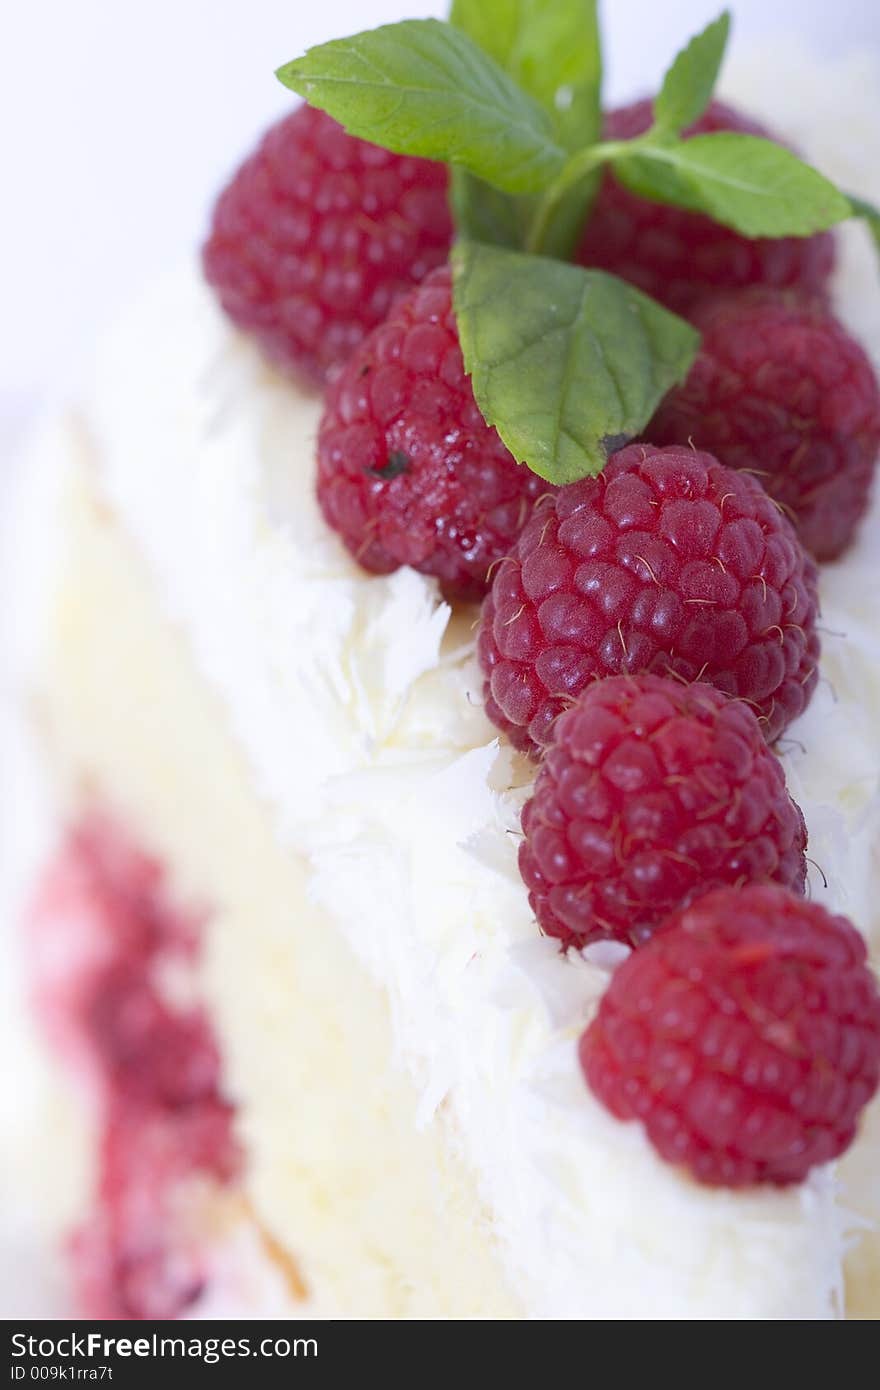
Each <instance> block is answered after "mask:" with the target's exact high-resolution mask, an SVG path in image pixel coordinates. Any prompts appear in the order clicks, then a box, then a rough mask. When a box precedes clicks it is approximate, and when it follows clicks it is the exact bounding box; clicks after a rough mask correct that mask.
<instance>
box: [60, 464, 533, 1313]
mask: <svg viewBox="0 0 880 1390" xmlns="http://www.w3.org/2000/svg"><path fill="white" fill-rule="evenodd" d="M63 518H64V529H65V542H64V558H63V561H62V567H61V570H60V573H59V583H58V587H57V590H56V599H55V604H54V612H53V615H52V627H51V633H50V640H49V644H48V651H47V656H46V665H45V671H44V679H43V687H42V693H41V702H42V706H43V715H44V717H45V725H46V729H47V731H48V735H49V741H50V747H51V752H52V757H53V759H54V762H55V764H56V767H57V769H58V770H60V774H61V779H62V783H63V786H64V789H65V793H64V795H65V800H66V802H67V805H68V807H69V808H70V809H72V810H75V809H76V808H77V807H78V806H79V805H82V804H84V803H85V804H90V803H91V802H93V801H97V802H99V803H100V804H102V805H104V806H107V807H109V808H110V810H111V811H112V812H113V813H114V814H115V815H118V816H119V817H120V819H121V821H122V822H123V824H124V825H125V827H126V828H127V829H128V831H129V832H130V833H131V834H132V835H133V836H134V837H136V838H137V839H138V840H140V841H141V842H142V843H143V845H144V846H145V847H147V848H148V849H149V850H151V851H153V852H155V853H157V854H158V855H160V856H161V857H162V858H163V859H164V861H165V863H166V866H167V869H168V872H169V875H170V878H171V882H172V884H173V886H174V889H175V891H176V892H177V894H178V895H179V896H181V897H182V898H183V900H184V901H190V902H196V903H204V904H207V906H208V908H209V911H210V917H209V923H208V926H207V928H206V932H205V946H204V962H203V970H202V975H203V987H204V995H205V998H206V1001H207V1003H208V1006H209V1008H210V1010H211V1013H212V1018H213V1021H214V1026H215V1028H216V1030H217V1034H218V1036H219V1038H220V1040H221V1044H222V1046H223V1050H224V1054H225V1066H226V1071H225V1079H226V1085H227V1087H228V1090H229V1093H230V1095H231V1097H232V1098H233V1100H234V1101H235V1102H236V1104H237V1106H238V1120H239V1128H240V1133H241V1136H242V1138H243V1140H244V1144H245V1147H246V1151H247V1170H246V1174H245V1178H244V1187H245V1194H246V1199H247V1201H248V1202H249V1203H250V1205H251V1206H252V1208H253V1211H254V1213H255V1214H256V1217H257V1219H258V1221H259V1223H260V1224H261V1226H262V1227H263V1229H264V1230H265V1232H266V1233H267V1234H268V1236H269V1243H270V1245H271V1243H272V1242H276V1243H277V1247H278V1250H279V1251H283V1252H286V1254H287V1255H288V1256H289V1257H291V1258H292V1259H293V1260H294V1261H295V1263H296V1266H297V1268H298V1269H299V1270H300V1271H301V1273H302V1276H303V1278H304V1281H305V1284H306V1287H307V1290H308V1293H309V1296H310V1300H312V1304H311V1305H310V1306H314V1307H316V1308H317V1309H319V1310H322V1311H329V1312H330V1313H331V1314H332V1313H333V1312H336V1313H337V1314H339V1313H342V1314H344V1315H346V1316H349V1317H364V1318H414V1317H421V1318H434V1317H444V1318H461V1317H469V1316H476V1317H490V1318H508V1317H517V1316H521V1315H522V1311H523V1310H522V1308H521V1305H520V1303H519V1300H518V1297H517V1293H516V1290H515V1289H513V1288H511V1287H510V1286H509V1284H508V1281H507V1278H506V1275H505V1272H504V1270H503V1269H502V1265H501V1261H500V1259H499V1256H498V1252H497V1250H496V1246H495V1242H494V1238H493V1230H492V1223H491V1220H490V1218H489V1216H488V1215H487V1213H486V1211H485V1210H484V1208H483V1207H482V1206H481V1203H480V1201H479V1199H478V1195H477V1191H476V1184H475V1180H474V1178H473V1175H472V1174H471V1173H470V1172H469V1171H468V1168H467V1166H466V1164H465V1162H464V1160H463V1159H462V1157H461V1156H460V1154H459V1146H458V1143H457V1137H456V1134H455V1132H454V1129H453V1127H452V1124H451V1122H450V1119H449V1117H448V1111H447V1110H446V1108H445V1107H441V1109H440V1110H439V1111H438V1112H437V1114H436V1115H435V1116H434V1118H433V1119H431V1120H430V1121H429V1122H426V1123H425V1124H424V1125H423V1126H420V1125H419V1124H418V1123H417V1115H416V1110H417V1094H416V1089H415V1087H414V1085H413V1083H412V1082H411V1080H410V1079H409V1077H408V1076H407V1075H406V1074H405V1073H404V1071H403V1069H402V1068H401V1066H400V1065H399V1063H398V1059H396V1058H395V1056H394V1055H393V1047H392V1030H391V1021H390V1015H389V1007H388V1001H387V998H386V996H385V993H384V991H383V990H382V989H381V988H379V987H377V985H376V984H375V983H373V982H372V981H371V980H370V979H369V978H368V977H367V975H366V974H365V972H364V969H363V968H362V966H361V965H360V964H359V963H358V962H357V960H356V959H355V957H354V956H353V954H352V953H351V951H350V949H349V948H348V946H347V944H346V943H345V941H344V940H343V939H342V937H341V936H340V934H339V932H338V930H337V929H336V927H335V926H334V924H333V922H332V921H331V920H329V919H328V918H327V917H326V916H325V915H323V914H321V913H320V912H319V911H317V910H316V909H315V908H314V907H313V906H311V905H310V904H309V903H308V901H307V899H306V894H305V887H304V883H305V880H304V873H303V868H302V866H301V864H300V863H299V862H298V861H297V859H296V858H295V857H294V856H293V855H291V854H290V853H288V852H286V851H284V850H283V849H282V848H281V846H280V843H279V841H278V839H277V837H276V835H275V833H274V829H273V824H272V820H271V817H270V813H269V810H268V808H267V807H266V806H265V805H264V804H262V803H261V801H260V800H259V799H258V797H257V795H256V793H255V790H254V786H253V782H252V780H251V778H250V776H249V773H248V770H247V768H246V766H245V763H244V761H243V759H242V757H241V755H240V753H239V751H238V748H237V747H236V745H235V743H234V742H233V740H232V738H231V737H230V735H229V733H228V731H227V728H226V721H225V717H224V712H223V710H222V708H221V706H220V703H219V701H218V700H217V698H216V697H215V696H214V694H213V692H211V691H210V690H209V689H208V687H207V686H206V685H205V684H204V683H203V682H202V680H201V679H200V678H199V677H198V676H197V675H196V673H195V670H194V668H193V665H192V663H191V660H190V656H189V653H188V652H187V651H186V649H185V647H184V644H183V642H182V640H181V639H180V637H179V636H178V634H176V633H175V632H174V631H173V630H172V628H171V627H170V625H169V624H168V623H167V622H166V620H165V619H164V617H163V616H162V615H161V613H160V609H159V606H158V604H157V603H156V601H155V598H154V595H153V593H152V592H151V588H150V584H149V582H148V579H147V576H146V574H145V572H144V569H143V567H142V563H141V561H140V558H139V556H138V555H137V553H136V551H135V550H134V548H133V547H132V546H131V545H130V543H129V542H128V541H127V539H126V538H125V537H124V536H123V534H122V533H121V532H120V530H119V528H118V527H117V525H116V524H115V522H114V519H113V517H112V516H111V514H110V513H109V512H108V510H107V508H106V507H105V506H104V505H103V504H102V503H101V502H100V501H98V500H97V498H96V496H95V495H94V493H93V492H92V490H91V482H90V479H89V477H88V474H87V470H86V469H85V468H84V467H80V468H77V469H76V470H75V471H74V473H73V475H72V477H71V480H70V483H69V485H68V495H67V497H66V499H65V502H64V509H63Z"/></svg>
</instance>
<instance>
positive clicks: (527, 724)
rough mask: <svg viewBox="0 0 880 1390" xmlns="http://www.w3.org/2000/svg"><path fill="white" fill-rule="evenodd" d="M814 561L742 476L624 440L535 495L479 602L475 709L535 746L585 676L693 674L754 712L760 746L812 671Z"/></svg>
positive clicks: (685, 454) (791, 713)
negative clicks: (580, 475) (479, 692)
mask: <svg viewBox="0 0 880 1390" xmlns="http://www.w3.org/2000/svg"><path fill="white" fill-rule="evenodd" d="M817 606H818V604H817V592H816V566H815V564H814V562H813V561H812V559H811V558H810V557H809V556H808V555H807V554H806V553H805V552H804V550H803V547H802V546H801V544H800V542H799V541H798V539H797V536H796V535H795V532H794V530H793V528H792V526H791V523H790V522H789V521H788V520H787V518H786V517H785V516H783V515H782V513H781V511H780V510H779V508H778V507H777V506H776V505H775V504H774V503H773V502H772V501H771V500H770V498H769V497H768V496H767V494H766V493H765V491H764V489H763V488H762V486H761V484H760V483H759V482H758V481H757V479H755V478H754V477H752V476H751V475H750V474H747V473H736V472H734V471H733V470H732V469H729V468H725V467H724V466H723V465H722V464H720V463H719V462H718V461H717V459H715V458H713V457H712V455H711V454H706V453H699V452H697V451H696V450H693V449H688V448H685V449H682V448H667V449H655V448H653V447H652V446H651V445H649V444H631V445H629V446H628V447H627V448H625V449H622V450H620V451H619V452H618V453H617V454H615V455H614V456H613V457H612V458H611V459H610V460H609V462H608V464H607V465H606V467H605V469H604V470H603V472H602V473H600V474H599V475H598V477H595V478H585V479H583V480H582V481H581V482H577V483H571V484H569V485H568V486H567V487H564V488H560V489H559V491H558V492H557V493H556V494H555V495H554V496H552V497H549V498H547V499H543V500H542V501H541V502H540V505H539V506H538V507H536V509H535V512H534V514H533V515H532V517H531V519H530V520H529V521H528V522H527V524H526V526H525V528H524V530H523V532H522V534H521V535H520V537H519V540H518V541H517V543H516V545H515V546H514V548H513V550H512V551H511V554H510V556H509V557H508V559H507V560H505V561H504V562H503V563H502V564H499V565H498V567H497V569H496V571H495V573H494V574H493V578H492V587H491V590H490V592H489V594H488V595H487V597H486V600H485V603H484V605H483V619H482V624H481V628H480V638H479V653H480V662H481V665H482V668H483V671H484V673H485V676H486V688H485V689H486V710H487V713H488V714H489V717H490V718H491V719H492V720H493V721H494V723H495V724H496V725H497V726H498V728H500V729H501V730H503V731H504V732H505V733H506V734H507V735H508V737H509V738H510V739H511V741H512V742H513V743H514V744H515V746H516V747H518V748H520V749H522V750H524V751H526V752H529V753H531V754H533V755H535V754H537V753H538V752H539V751H540V749H541V748H542V747H543V746H544V745H545V744H546V743H547V742H548V740H549V738H550V736H551V726H552V724H553V721H554V719H555V718H556V716H557V715H558V714H560V713H561V712H562V710H564V709H565V708H566V707H567V706H568V705H570V704H571V702H572V700H573V699H574V698H575V697H576V696H577V695H579V694H580V692H581V691H582V690H584V689H585V688H586V687H587V686H588V685H589V684H590V683H591V682H592V681H593V680H595V679H596V678H597V677H600V676H611V675H619V674H625V673H630V674H633V673H637V672H639V671H652V672H655V673H659V674H663V673H672V674H674V675H676V676H678V677H679V678H681V679H682V680H684V681H695V680H704V681H707V682H708V683H709V684H710V685H713V686H715V687H716V689H718V690H720V691H722V692H723V693H724V694H726V695H732V696H738V697H739V698H740V699H743V700H745V701H746V702H747V703H748V704H749V705H751V706H752V708H753V709H754V711H755V713H756V715H757V716H758V719H759V722H760V724H761V727H762V729H763V732H764V736H765V738H766V739H767V741H768V742H770V743H772V742H773V741H774V740H775V739H777V738H778V737H779V735H780V734H781V733H782V732H783V730H784V729H785V728H786V727H787V725H788V724H789V723H790V722H791V720H792V719H794V718H796V717H797V715H799V714H800V713H801V712H802V710H803V709H804V708H805V707H806V705H807V703H808V701H809V699H810V696H811V694H812V692H813V689H814V687H815V684H816V680H817V678H818V673H817V664H818V657H819V638H818V635H817V633H816V614H817Z"/></svg>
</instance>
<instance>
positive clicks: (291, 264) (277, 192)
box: [203, 106, 452, 382]
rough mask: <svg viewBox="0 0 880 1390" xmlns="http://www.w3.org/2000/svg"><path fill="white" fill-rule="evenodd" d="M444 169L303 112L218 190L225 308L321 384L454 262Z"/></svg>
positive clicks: (210, 251) (213, 241) (213, 279)
mask: <svg viewBox="0 0 880 1390" xmlns="http://www.w3.org/2000/svg"><path fill="white" fill-rule="evenodd" d="M446 194H447V171H446V167H445V165H442V164H435V163H433V162H431V161H428V160H425V159H414V158H411V157H407V156H402V155H397V154H391V153H390V152H389V151H388V150H383V149H380V148H379V147H378V146H377V145H371V144H369V143H367V142H366V141H364V140H358V139H356V138H355V137H354V136H353V135H348V134H347V133H346V131H344V130H343V128H342V126H341V125H339V124H338V123H337V122H336V121H334V120H333V119H332V117H330V116H328V115H326V114H325V113H324V112H323V111H317V110H315V109H313V108H312V107H310V106H300V107H298V108H297V109H296V110H295V111H294V112H293V113H292V114H291V115H289V116H286V117H285V118H284V119H283V120H281V121H279V122H278V123H277V124H276V125H274V126H272V128H271V129H270V130H269V131H268V132H267V134H266V135H265V136H264V137H263V139H262V141H261V142H260V144H259V146H258V147H257V149H256V150H255V151H254V153H253V154H251V155H250V156H249V158H248V159H246V160H245V162H244V164H243V165H242V166H241V168H240V169H239V170H238V172H237V173H236V174H235V176H234V177H233V179H232V180H231V182H230V183H229V184H228V185H227V187H226V188H225V189H224V191H223V192H222V193H221V194H220V197H219V199H218V200H217V204H216V207H215V209H214V214H213V219H212V224H211V230H210V234H209V236H208V239H207V242H206V243H205V247H204V251H203V263H204V270H205V276H206V278H207V280H208V283H209V284H210V285H212V286H213V288H214V289H215V291H216V293H217V296H218V298H219V300H220V303H221V305H222V306H223V308H224V310H225V311H226V313H227V314H228V315H229V317H230V318H231V319H232V320H233V322H234V323H236V324H237V325H238V327H239V328H242V329H244V331H245V332H247V333H250V334H252V335H253V337H254V338H256V340H257V342H258V343H259V345H260V347H261V349H262V350H263V352H264V353H265V355H266V356H267V357H268V358H269V360H270V361H272V362H274V363H276V364H277V365H279V366H281V367H283V368H295V369H297V370H298V371H300V372H302V373H305V374H306V375H307V376H308V377H310V378H312V379H313V380H315V381H317V382H321V381H323V380H324V379H325V378H326V377H327V376H328V374H330V373H332V372H333V371H334V370H335V369H336V368H338V367H339V366H340V365H341V363H343V362H344V361H346V359H347V358H348V357H349V356H350V355H351V353H352V352H353V350H354V349H355V347H357V345H358V343H359V342H361V340H362V339H363V338H364V336H365V335H366V334H367V333H368V332H369V331H370V329H371V328H374V327H375V326H376V324H378V323H381V322H382V320H383V319H384V318H385V316H386V314H387V313H388V310H389V309H390V308H391V305H392V304H393V302H394V300H395V299H396V298H397V297H398V296H399V295H401V294H402V293H405V291H406V290H408V289H410V288H411V287H412V286H413V285H414V284H417V283H418V282H419V281H420V280H422V279H423V278H424V276H425V275H427V273H428V272H429V271H430V270H433V269H434V267H435V266H437V265H441V264H442V263H443V262H444V261H445V260H446V257H447V254H448V251H449V245H450V241H451V239H452V221H451V217H450V213H449V208H448V204H447V196H446Z"/></svg>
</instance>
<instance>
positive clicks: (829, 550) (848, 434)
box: [646, 289, 880, 560]
mask: <svg viewBox="0 0 880 1390" xmlns="http://www.w3.org/2000/svg"><path fill="white" fill-rule="evenodd" d="M692 317H693V321H694V323H695V324H696V326H697V327H698V328H699V329H700V331H701V333H702V335H703V341H702V347H701V349H700V352H699V354H698V356H697V359H696V361H695V362H694V365H693V367H692V368H691V371H690V375H689V376H688V379H687V381H686V382H685V383H684V385H683V386H680V387H678V388H677V390H674V391H672V392H671V393H670V395H669V396H667V398H666V400H665V401H664V402H663V404H662V405H661V407H660V409H659V411H658V412H657V414H656V415H655V417H654V419H653V421H652V422H651V424H650V425H649V426H648V429H647V431H646V433H647V435H648V436H649V437H650V438H651V439H652V440H653V441H654V442H655V443H656V444H687V443H688V442H689V441H691V440H692V441H693V443H694V444H696V445H697V447H698V448H700V449H709V450H711V452H712V453H713V454H715V455H716V457H717V458H719V459H720V460H721V462H722V463H726V464H727V465H728V466H729V467H730V468H749V469H751V470H753V471H754V472H755V473H757V474H758V476H759V477H760V478H761V481H762V482H763V484H764V487H765V488H766V490H767V491H768V492H769V493H770V496H771V497H775V498H776V500H777V501H778V502H779V503H780V504H781V505H782V506H783V507H785V509H786V511H788V512H789V513H790V515H792V516H793V518H794V520H795V525H796V527H797V530H798V533H799V535H800V538H801V540H802V541H803V543H804V545H805V546H806V547H807V549H808V550H810V551H812V553H813V555H814V556H815V557H816V559H818V560H832V559H834V558H836V557H837V556H838V555H840V554H841V552H842V551H843V550H845V549H846V547H847V546H848V545H849V543H850V541H851V540H852V538H853V534H854V532H855V529H856V526H857V525H858V522H859V520H860V518H861V517H862V515H863V514H864V512H865V511H866V509H867V506H868V498H869V494H870V490H871V481H872V477H873V473H874V466H875V463H876V460H877V454H878V451H880V389H878V385H877V379H876V377H875V375H874V372H873V369H872V367H871V363H870V361H869V360H868V358H867V356H866V354H865V353H864V352H863V351H862V349H861V347H860V346H859V344H858V343H856V342H855V341H854V340H853V339H852V338H851V337H850V336H849V334H848V333H847V332H846V330H845V329H844V328H843V326H842V325H841V324H839V323H838V322H837V320H836V319H835V318H833V317H832V315H831V314H829V313H828V312H826V311H825V310H824V309H823V308H822V306H821V305H819V304H817V303H816V302H812V303H807V302H805V301H803V300H800V299H798V298H797V297H796V296H794V295H791V294H788V295H786V294H780V293H778V292H773V291H770V290H760V289H759V290H742V291H740V292H739V293H738V294H732V295H726V296H724V297H723V298H718V299H710V300H706V301H704V302H702V303H701V304H699V305H698V306H697V309H696V311H695V313H694V314H693V316H692Z"/></svg>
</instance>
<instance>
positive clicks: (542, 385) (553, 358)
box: [453, 242, 699, 483]
mask: <svg viewBox="0 0 880 1390" xmlns="http://www.w3.org/2000/svg"><path fill="white" fill-rule="evenodd" d="M453 268H454V274H455V313H456V318H457V321H458V332H459V338H460V340H461V346H462V351H463V353H464V361H465V367H466V369H467V371H468V372H469V373H470V375H471V380H472V383H473V388H474V394H475V396H476V399H477V403H478V405H479V407H480V409H481V411H482V412H483V415H484V416H485V418H486V420H487V421H488V422H489V424H491V425H494V426H495V428H496V429H497V430H498V433H499V434H500V435H501V438H502V439H503V440H504V442H505V444H506V445H507V447H508V449H510V451H511V453H512V454H513V455H514V457H515V458H516V459H518V460H519V461H520V462H521V463H526V464H528V466H529V467H530V468H531V469H532V470H533V471H534V472H535V473H538V474H540V476H541V477H542V478H547V479H549V480H550V481H551V482H553V483H570V482H574V481H575V480H576V479H577V478H583V477H586V476H587V475H588V474H593V473H598V472H600V471H601V469H602V468H603V466H604V464H605V462H606V460H607V457H608V454H609V452H611V451H612V450H613V449H615V448H619V447H620V445H621V443H622V442H623V440H624V439H627V438H630V437H631V436H632V435H634V434H636V433H637V432H638V431H639V430H641V429H642V428H643V427H644V426H645V425H646V424H647V422H648V420H649V419H650V417H651V415H652V414H653V413H654V410H655V408H656V406H657V405H658V403H659V401H660V400H661V398H662V397H663V396H664V395H665V394H666V392H667V391H668V390H669V389H670V388H671V387H672V386H673V385H674V384H675V383H676V382H677V381H680V380H682V378H683V377H684V376H685V375H686V373H687V371H688V368H689V367H690V364H691V362H692V361H693V358H694V354H695V353H696V350H697V347H698V345H699V335H698V334H697V333H696V331H695V330H694V329H693V328H692V327H691V326H690V324H687V323H685V322H684V320H683V319H680V318H677V317H676V315H675V314H671V313H669V312H668V310H666V309H662V308H661V307H660V305H659V304H656V303H655V302H654V301H653V300H652V299H648V297H647V296H646V295H643V294H641V293H640V292H639V291H638V290H635V289H633V288H632V286H630V285H627V284H624V282H623V281H622V280H618V279H616V278H615V277H614V276H613V275H606V274H605V273H604V272H603V271H599V270H584V269H582V268H581V267H580V266H574V265H566V264H564V263H563V262H562V261H555V260H548V259H547V258H545V257H543V256H530V255H524V254H522V253H519V252H516V251H505V250H501V249H499V248H497V247H491V246H481V245H479V244H477V243H475V242H459V243H458V244H457V246H456V248H455V250H454V252H453Z"/></svg>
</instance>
